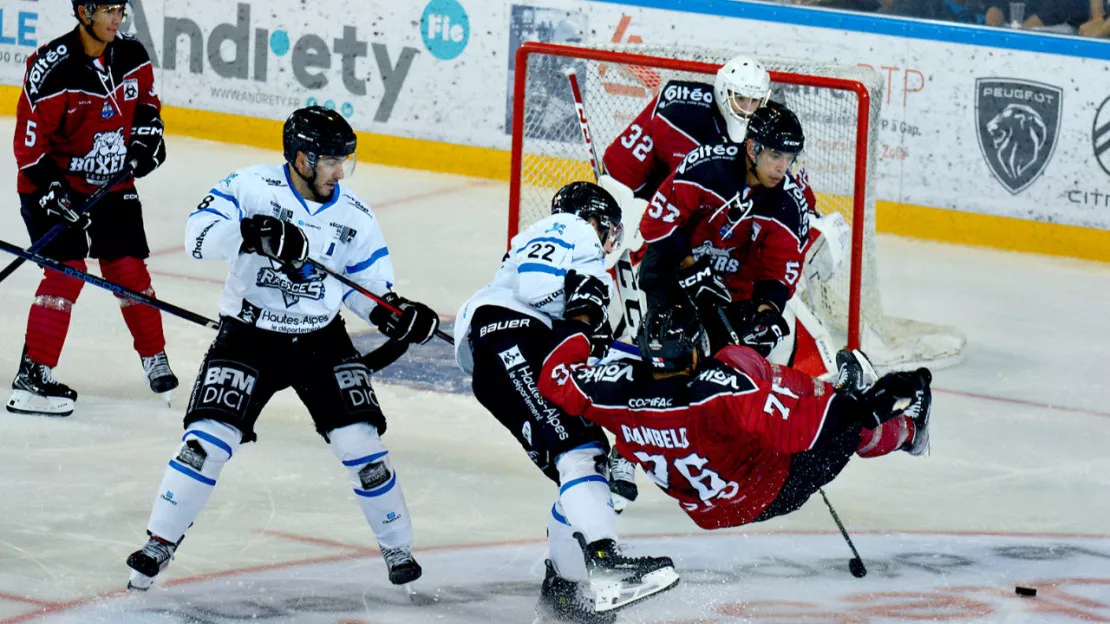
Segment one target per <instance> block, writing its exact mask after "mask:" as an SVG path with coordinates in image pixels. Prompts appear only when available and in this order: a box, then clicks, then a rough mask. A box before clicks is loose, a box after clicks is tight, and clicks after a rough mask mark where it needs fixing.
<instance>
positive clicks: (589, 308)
mask: <svg viewBox="0 0 1110 624" xmlns="http://www.w3.org/2000/svg"><path fill="white" fill-rule="evenodd" d="M563 292H564V297H565V303H564V306H563V318H564V319H566V320H568V321H574V319H576V318H579V317H585V319H586V321H585V324H586V326H587V329H586V335H587V336H589V338H590V345H591V349H590V353H591V354H592V355H593V356H594V357H601V356H602V355H604V354H605V352H606V351H608V350H609V345H611V344H613V328H612V326H611V325H610V324H609V287H608V285H606V284H605V282H604V281H602V280H601V279H600V278H597V277H594V276H593V275H585V274H582V273H579V272H577V271H574V270H571V271H568V272H567V276H566V278H565V279H564V281H563ZM579 322H580V321H579Z"/></svg>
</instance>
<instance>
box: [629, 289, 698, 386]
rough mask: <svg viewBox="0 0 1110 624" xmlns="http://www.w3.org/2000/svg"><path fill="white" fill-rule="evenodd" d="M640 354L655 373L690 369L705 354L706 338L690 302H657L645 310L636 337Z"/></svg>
mask: <svg viewBox="0 0 1110 624" xmlns="http://www.w3.org/2000/svg"><path fill="white" fill-rule="evenodd" d="M636 346H637V347H639V348H640V357H642V358H643V359H644V361H645V362H647V363H649V364H651V367H652V368H653V369H655V371H656V372H659V373H679V372H682V371H686V370H690V369H691V368H693V367H694V365H695V364H696V361H695V360H694V354H695V353H697V354H698V359H701V358H704V357H706V355H707V354H708V351H709V338H708V337H707V335H706V333H705V328H704V327H702V325H701V321H700V320H699V319H698V313H697V311H696V310H694V308H693V306H686V305H676V306H673V307H663V306H658V307H654V308H651V309H649V310H648V312H647V314H646V315H645V316H644V320H643V323H642V324H641V325H640V334H639V336H637V337H636Z"/></svg>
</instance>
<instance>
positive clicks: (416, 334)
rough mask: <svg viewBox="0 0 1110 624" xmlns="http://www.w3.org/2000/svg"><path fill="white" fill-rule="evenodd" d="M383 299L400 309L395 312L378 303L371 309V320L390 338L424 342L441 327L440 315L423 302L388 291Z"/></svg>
mask: <svg viewBox="0 0 1110 624" xmlns="http://www.w3.org/2000/svg"><path fill="white" fill-rule="evenodd" d="M382 300H383V301H385V302H386V303H387V304H388V305H390V306H392V307H394V308H396V309H397V310H398V311H400V314H399V315H398V314H394V313H393V312H392V311H390V310H389V309H387V308H386V307H385V306H383V305H381V304H378V305H376V306H374V309H372V310H370V322H371V323H373V324H374V325H376V326H377V328H378V330H379V331H381V332H382V333H383V334H385V335H386V336H387V337H388V338H392V339H393V340H399V341H401V342H404V343H413V342H415V343H419V344H424V343H425V342H428V341H429V340H431V339H432V336H434V335H435V333H436V330H437V329H439V315H438V314H436V313H435V310H433V309H431V308H429V307H428V306H426V305H424V304H423V303H418V302H416V301H409V300H408V299H405V298H404V297H401V296H399V295H398V294H397V293H393V292H390V293H386V294H385V295H384V296H383V297H382Z"/></svg>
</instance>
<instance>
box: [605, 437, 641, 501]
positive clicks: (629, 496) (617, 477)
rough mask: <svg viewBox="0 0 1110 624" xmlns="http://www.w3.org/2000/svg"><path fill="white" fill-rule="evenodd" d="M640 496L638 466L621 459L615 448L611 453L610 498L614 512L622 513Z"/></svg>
mask: <svg viewBox="0 0 1110 624" xmlns="http://www.w3.org/2000/svg"><path fill="white" fill-rule="evenodd" d="M639 495H640V489H639V488H638V487H636V464H634V463H632V462H630V461H628V460H627V459H625V458H623V457H621V454H620V453H618V452H617V449H616V448H614V449H613V450H612V451H610V453H609V498H610V500H612V501H613V511H615V512H617V513H620V512H622V511H624V508H625V507H627V506H628V504H629V503H631V502H632V501H634V500H636V497H637V496H639Z"/></svg>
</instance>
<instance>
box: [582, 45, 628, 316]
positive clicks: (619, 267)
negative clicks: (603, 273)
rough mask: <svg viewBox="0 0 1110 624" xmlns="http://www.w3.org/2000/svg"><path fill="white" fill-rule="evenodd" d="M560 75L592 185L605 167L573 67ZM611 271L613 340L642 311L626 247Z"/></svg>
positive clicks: (603, 171) (598, 178)
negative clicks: (616, 297)
mask: <svg viewBox="0 0 1110 624" xmlns="http://www.w3.org/2000/svg"><path fill="white" fill-rule="evenodd" d="M563 73H564V74H566V76H567V82H569V83H570V93H571V96H572V97H573V99H574V110H575V111H576V112H577V113H578V127H579V129H580V130H581V131H582V142H583V143H585V145H586V155H587V158H588V160H589V161H590V168H591V169H593V172H594V181H595V182H597V181H598V180H600V179H601V176H602V175H604V174H605V163H604V161H602V160H601V159H600V158H598V157H597V146H596V145H594V140H593V134H592V133H591V132H590V122H589V120H587V119H586V103H585V101H584V100H583V98H582V89H581V88H579V86H578V72H576V71H575V70H574V68H573V67H567V68H566V69H564V70H563ZM622 212H623V207H622ZM610 271H611V273H612V275H613V277H614V279H615V281H616V284H617V290H618V293H620V295H621V319H620V322H619V323H617V328H616V330H615V331H614V332H613V335H614V336H618V337H619V336H621V335H623V334H624V332H625V330H626V329H627V328H628V327H629V326H630V325H631V324H632V323H631V318H630V317H631V316H632V314H631V310H630V308H631V307H635V308H636V309H637V310H639V312H640V314H641V315H642V314H643V311H642V310H640V298H639V296H638V295H639V292H640V287H639V284H637V279H636V272H635V271H633V270H632V252H631V251H630V250H629V249H628V247H625V248H624V249H622V250H621V255H620V258H618V259H617V263H616V265H614V266H613V268H612V269H610ZM626 275H627V278H628V283H627V284H626V285H625V286H624V287H623V288H622V286H621V284H622V282H623V280H624V278H625V276H626ZM625 291H628V294H629V297H628V298H627V299H626V298H625V297H624V292H625ZM633 295H635V297H633Z"/></svg>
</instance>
